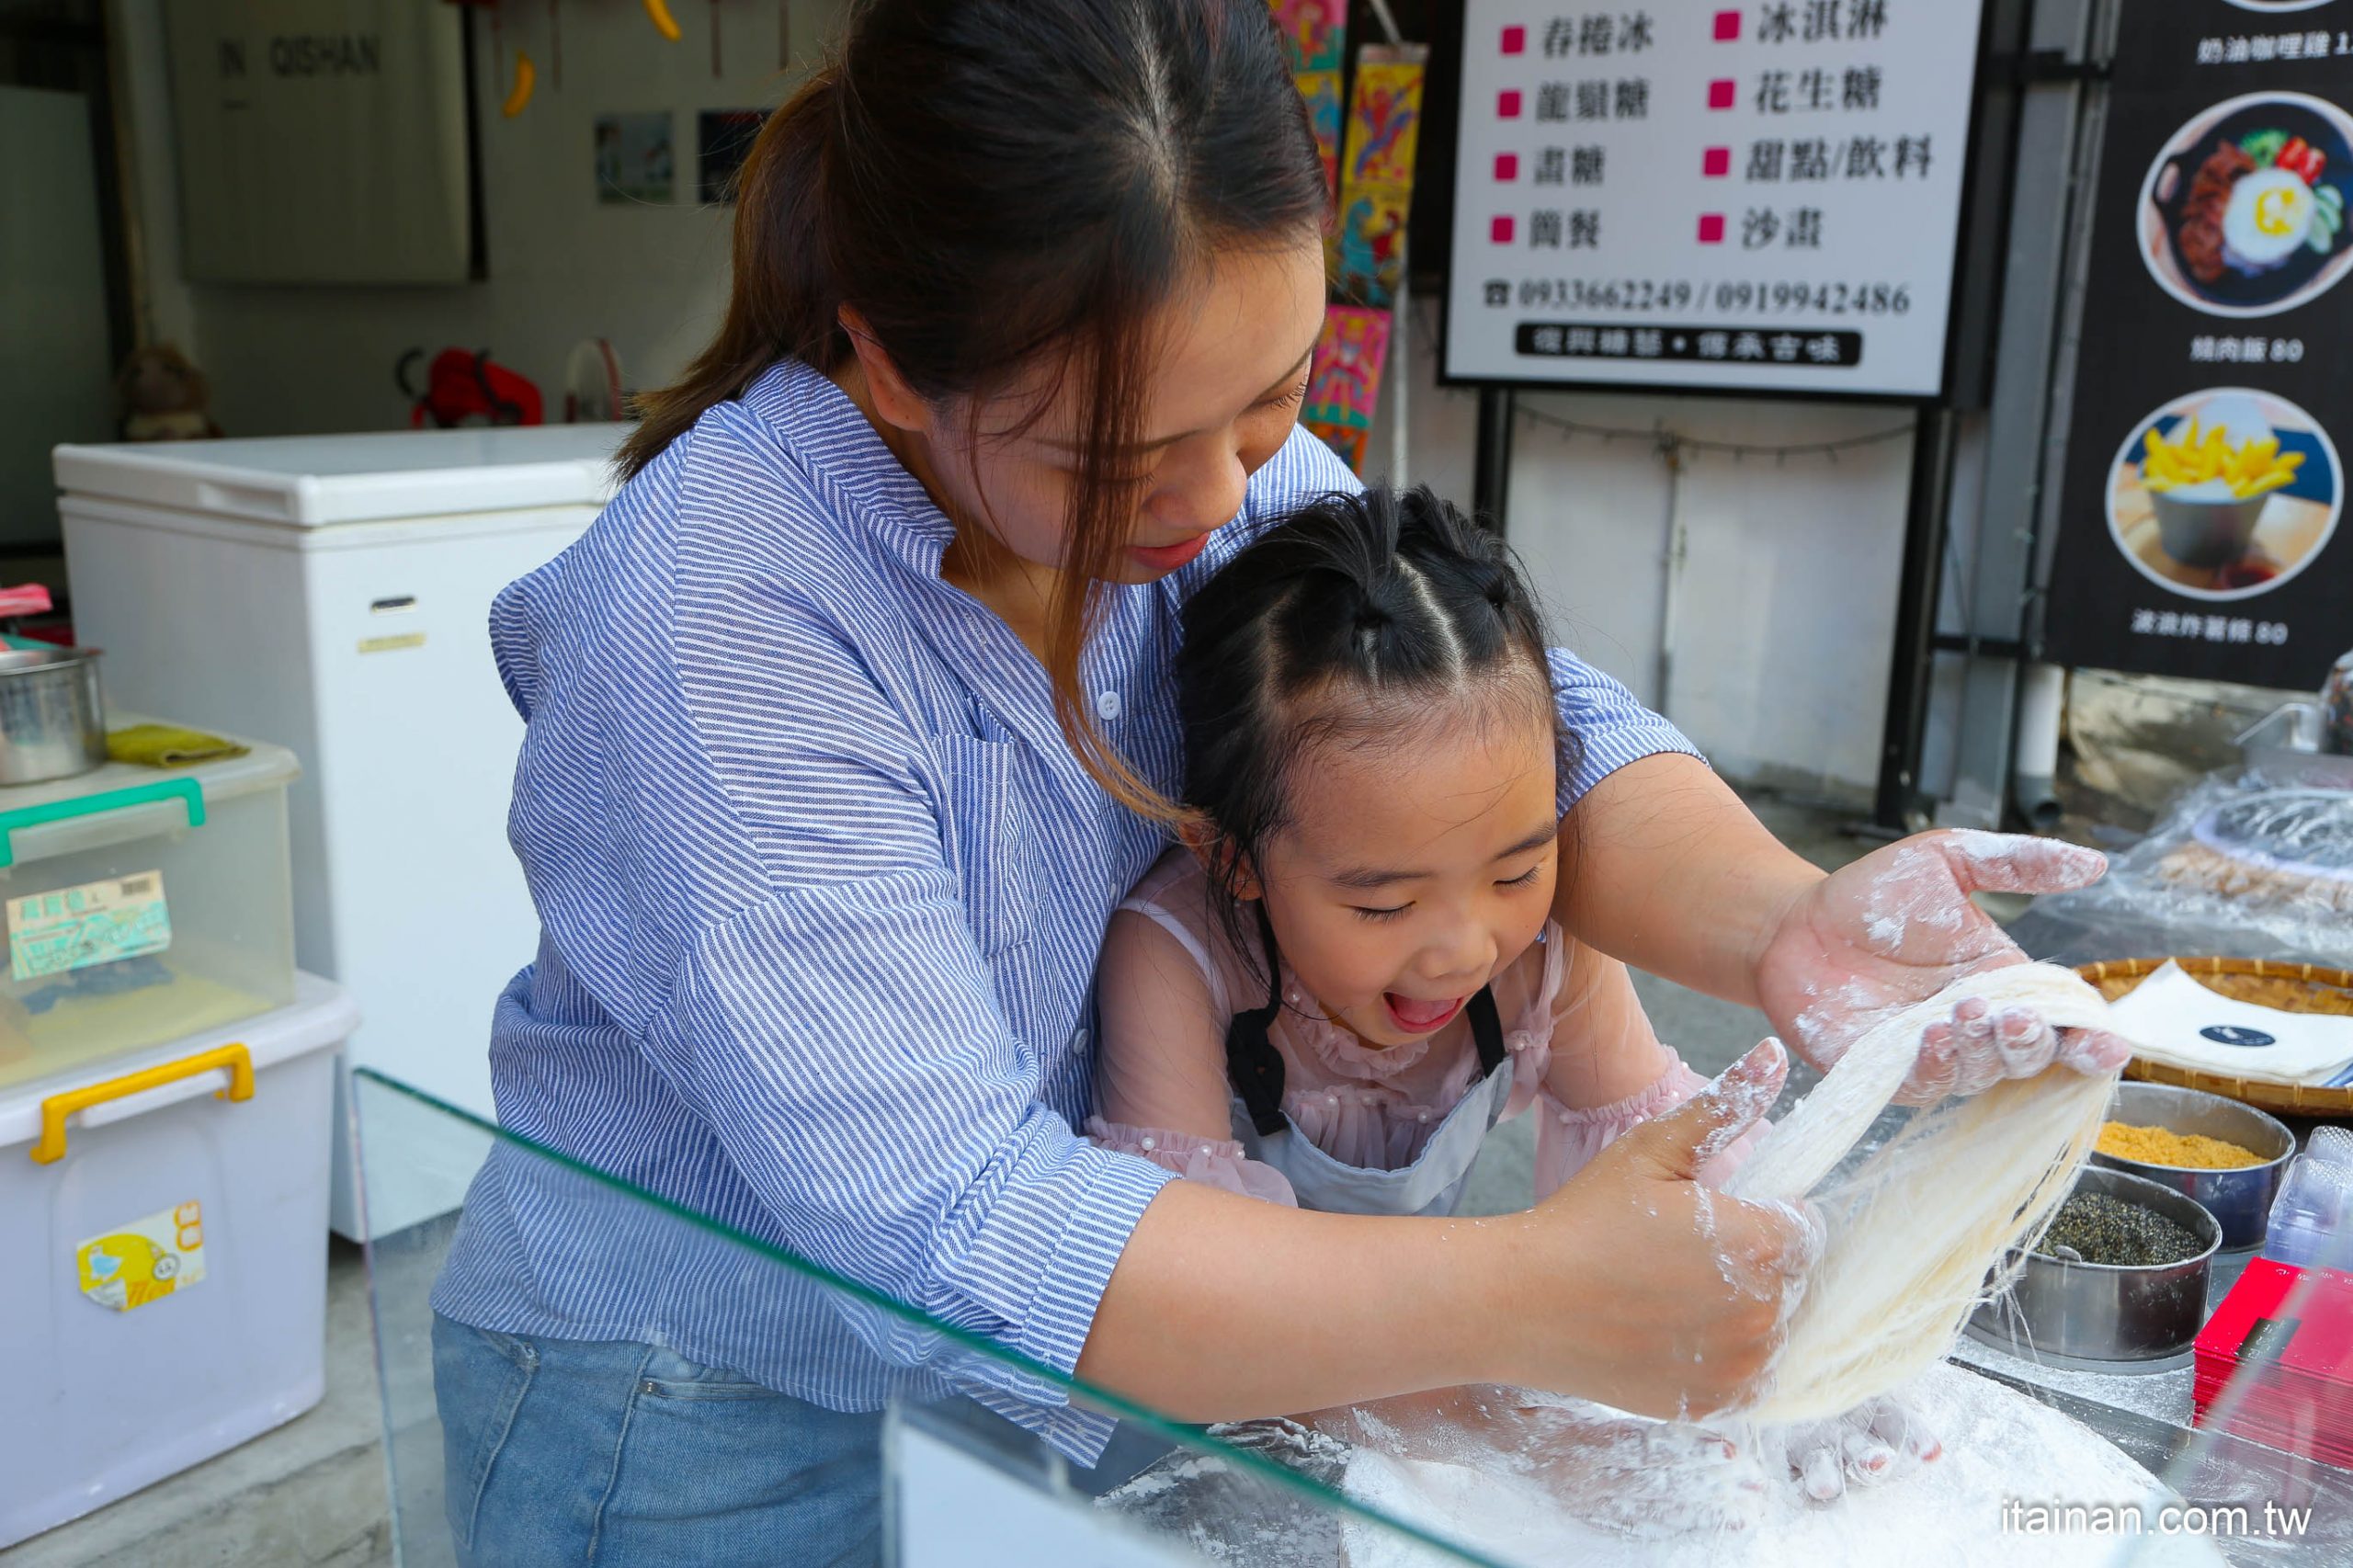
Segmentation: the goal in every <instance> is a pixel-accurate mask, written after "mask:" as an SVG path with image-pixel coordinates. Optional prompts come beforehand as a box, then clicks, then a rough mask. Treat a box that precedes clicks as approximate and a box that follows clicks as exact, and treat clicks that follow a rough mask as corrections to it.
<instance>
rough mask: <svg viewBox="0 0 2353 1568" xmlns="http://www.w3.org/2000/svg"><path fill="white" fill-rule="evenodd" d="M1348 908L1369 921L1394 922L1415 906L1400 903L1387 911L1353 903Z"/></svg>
mask: <svg viewBox="0 0 2353 1568" xmlns="http://www.w3.org/2000/svg"><path fill="white" fill-rule="evenodd" d="M1348 907H1349V908H1350V909H1353V910H1355V911H1356V912H1357V913H1358V915H1362V916H1364V917H1365V918H1366V919H1367V920H1394V919H1396V918H1397V917H1398V916H1399V915H1403V914H1404V913H1405V911H1407V910H1409V909H1411V908H1413V907H1414V906H1413V905H1412V904H1410V903H1400V904H1395V905H1392V907H1390V908H1387V909H1371V908H1368V907H1366V906H1365V905H1364V904H1361V903H1352V904H1350V905H1348Z"/></svg>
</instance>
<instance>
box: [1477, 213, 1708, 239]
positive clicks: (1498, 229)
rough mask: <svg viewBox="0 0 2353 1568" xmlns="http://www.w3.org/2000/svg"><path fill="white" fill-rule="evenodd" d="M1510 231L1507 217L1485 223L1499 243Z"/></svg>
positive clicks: (1510, 234) (1511, 229)
mask: <svg viewBox="0 0 2353 1568" xmlns="http://www.w3.org/2000/svg"><path fill="white" fill-rule="evenodd" d="M1716 222H1717V224H1718V225H1719V226H1722V223H1723V220H1722V219H1721V218H1719V219H1717V220H1716ZM1512 233H1513V226H1512V221H1511V220H1510V219H1508V218H1497V219H1495V220H1494V221H1493V222H1490V223H1489V224H1488V225H1487V237H1488V238H1489V239H1491V240H1493V241H1495V244H1499V245H1507V244H1511V236H1512Z"/></svg>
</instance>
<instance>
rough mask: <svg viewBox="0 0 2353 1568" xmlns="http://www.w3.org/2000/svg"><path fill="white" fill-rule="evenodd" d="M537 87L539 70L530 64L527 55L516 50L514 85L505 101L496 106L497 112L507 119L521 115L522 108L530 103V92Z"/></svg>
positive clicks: (529, 58)
mask: <svg viewBox="0 0 2353 1568" xmlns="http://www.w3.org/2000/svg"><path fill="white" fill-rule="evenodd" d="M538 85H540V73H539V68H538V67H537V66H535V65H533V64H532V63H531V57H530V56H529V55H528V54H526V53H524V52H523V51H521V50H517V51H515V85H514V87H513V88H512V89H511V90H509V91H508V93H507V95H506V102H505V103H503V104H501V105H499V106H498V112H499V113H500V114H502V115H505V116H506V118H507V119H514V118H515V117H516V116H517V115H518V114H521V113H522V112H523V106H524V105H526V104H528V103H529V102H530V101H531V93H532V90H533V89H534V88H536V87H537V86H538Z"/></svg>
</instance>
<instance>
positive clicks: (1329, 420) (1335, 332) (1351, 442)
mask: <svg viewBox="0 0 2353 1568" xmlns="http://www.w3.org/2000/svg"><path fill="white" fill-rule="evenodd" d="M1389 325H1390V318H1389V312H1387V311H1381V310H1374V309H1371V308H1370V307H1368V306H1364V305H1333V306H1331V307H1329V308H1328V309H1326V310H1325V311H1324V331H1323V333H1322V334H1321V335H1319V336H1318V337H1317V338H1316V340H1315V358H1314V359H1313V363H1312V365H1311V367H1310V369H1309V370H1308V373H1307V402H1306V403H1305V405H1304V406H1303V407H1302V408H1301V410H1300V415H1299V421H1300V423H1301V424H1302V425H1304V426H1307V428H1308V430H1309V431H1310V432H1311V433H1313V435H1315V436H1317V437H1321V438H1322V439H1323V440H1324V443H1325V444H1326V445H1328V446H1329V447H1331V449H1333V450H1334V451H1336V452H1337V453H1339V454H1340V456H1341V458H1342V459H1344V460H1346V461H1347V465H1348V467H1349V468H1351V469H1353V470H1355V471H1356V472H1358V473H1362V472H1364V460H1365V449H1366V446H1367V444H1368V443H1369V442H1370V440H1371V438H1372V415H1373V410H1374V409H1375V408H1376V407H1378V406H1379V404H1380V403H1381V362H1382V361H1383V360H1384V359H1385V358H1387V357H1388V353H1389Z"/></svg>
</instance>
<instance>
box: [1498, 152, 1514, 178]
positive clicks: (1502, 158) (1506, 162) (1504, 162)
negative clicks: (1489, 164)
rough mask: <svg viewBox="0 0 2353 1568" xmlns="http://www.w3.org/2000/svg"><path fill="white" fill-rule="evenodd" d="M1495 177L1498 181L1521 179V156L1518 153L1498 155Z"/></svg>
mask: <svg viewBox="0 0 2353 1568" xmlns="http://www.w3.org/2000/svg"><path fill="white" fill-rule="evenodd" d="M1495 177H1496V178H1497V179H1518V177H1519V154H1518V153H1496V154H1495Z"/></svg>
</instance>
